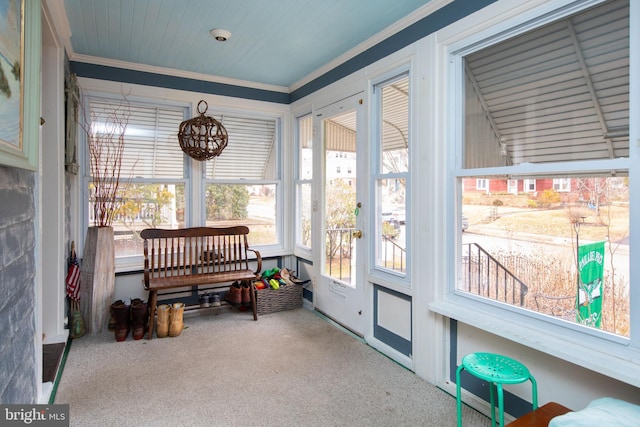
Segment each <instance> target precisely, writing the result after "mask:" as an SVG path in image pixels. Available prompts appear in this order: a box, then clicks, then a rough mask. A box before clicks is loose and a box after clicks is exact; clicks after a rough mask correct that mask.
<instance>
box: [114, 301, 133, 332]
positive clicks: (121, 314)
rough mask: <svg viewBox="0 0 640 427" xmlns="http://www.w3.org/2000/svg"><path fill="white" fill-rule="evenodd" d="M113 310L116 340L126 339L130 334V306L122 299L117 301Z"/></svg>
mask: <svg viewBox="0 0 640 427" xmlns="http://www.w3.org/2000/svg"><path fill="white" fill-rule="evenodd" d="M111 310H112V312H113V317H114V319H115V321H116V330H115V335H116V341H118V342H120V341H124V340H126V339H127V335H129V316H130V314H129V306H128V305H127V304H125V303H124V302H122V301H116V302H115V303H113V305H112V306H111Z"/></svg>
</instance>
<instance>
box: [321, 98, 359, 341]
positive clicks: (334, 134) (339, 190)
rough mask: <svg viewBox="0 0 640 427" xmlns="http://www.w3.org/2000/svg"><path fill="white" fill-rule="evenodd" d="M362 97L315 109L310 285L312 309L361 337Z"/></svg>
mask: <svg viewBox="0 0 640 427" xmlns="http://www.w3.org/2000/svg"><path fill="white" fill-rule="evenodd" d="M361 99H362V96H355V97H351V98H348V99H346V100H343V101H340V102H339V103H336V104H332V105H330V106H328V107H325V108H323V109H321V110H319V111H318V112H317V114H316V116H315V123H314V126H315V128H316V131H317V133H319V134H320V142H321V144H318V146H320V147H321V149H322V159H323V161H322V168H321V169H322V171H321V173H322V177H323V178H322V180H321V181H322V189H321V191H320V194H321V195H320V199H321V203H320V206H321V208H320V209H318V211H319V212H320V214H321V215H320V217H321V221H320V222H321V226H320V238H319V239H318V240H319V244H318V246H319V247H320V249H319V254H320V257H321V262H319V263H318V266H317V267H316V269H317V270H316V271H317V273H318V274H317V277H319V280H318V283H317V287H316V289H314V302H315V306H316V309H317V310H319V311H321V312H323V313H324V314H326V315H327V316H329V317H330V318H332V319H333V320H335V321H337V322H338V323H340V324H342V325H343V326H345V327H346V328H348V329H350V330H351V331H353V332H355V333H356V334H359V335H364V319H365V317H366V316H364V289H363V288H364V283H363V278H364V272H365V271H366V270H365V263H366V256H364V254H365V249H364V248H365V246H364V245H365V242H366V240H367V236H366V235H365V234H364V233H363V232H362V230H365V229H366V228H365V214H366V213H365V209H363V206H362V202H361V201H362V200H363V195H364V194H365V190H364V189H365V188H366V181H367V179H366V176H367V175H366V170H365V167H364V166H366V165H363V162H364V159H366V158H367V157H366V153H363V150H364V148H365V147H364V144H363V143H362V139H363V138H362V137H363V135H362V133H363V132H362V129H361V128H360V126H361V123H359V122H361V121H362V120H361V117H362V116H361V115H362V113H363V111H364V108H363V105H362V103H361Z"/></svg>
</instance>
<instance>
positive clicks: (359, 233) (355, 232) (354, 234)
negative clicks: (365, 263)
mask: <svg viewBox="0 0 640 427" xmlns="http://www.w3.org/2000/svg"><path fill="white" fill-rule="evenodd" d="M352 236H353V237H355V238H356V239H362V231H360V230H356V231H354V232H353V234H352Z"/></svg>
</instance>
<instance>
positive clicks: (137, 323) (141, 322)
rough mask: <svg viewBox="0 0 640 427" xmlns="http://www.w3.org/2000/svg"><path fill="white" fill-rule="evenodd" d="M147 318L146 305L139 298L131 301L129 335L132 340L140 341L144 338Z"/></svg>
mask: <svg viewBox="0 0 640 427" xmlns="http://www.w3.org/2000/svg"><path fill="white" fill-rule="evenodd" d="M148 318H149V312H148V310H147V303H146V302H144V301H142V300H141V299H140V298H136V299H134V300H131V330H132V332H131V334H132V335H133V339H134V340H140V339H142V338H143V337H144V333H145V332H146V331H147V327H146V323H147V319H148Z"/></svg>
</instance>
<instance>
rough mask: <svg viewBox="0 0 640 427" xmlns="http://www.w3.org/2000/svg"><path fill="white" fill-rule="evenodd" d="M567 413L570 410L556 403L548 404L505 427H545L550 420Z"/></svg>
mask: <svg viewBox="0 0 640 427" xmlns="http://www.w3.org/2000/svg"><path fill="white" fill-rule="evenodd" d="M567 412H571V409H569V408H567V407H565V406H562V405H561V404H559V403H556V402H549V403H547V404H545V405H542V406H540V407H539V408H538V409H536V410H535V411H531V412H528V413H527V414H525V415H523V416H522V417H520V418H518V419H517V420H515V421H513V422H511V423H509V424H507V427H547V426H548V425H549V421H551V419H552V418H555V417H557V416H559V415H564V414H566V413H567Z"/></svg>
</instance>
